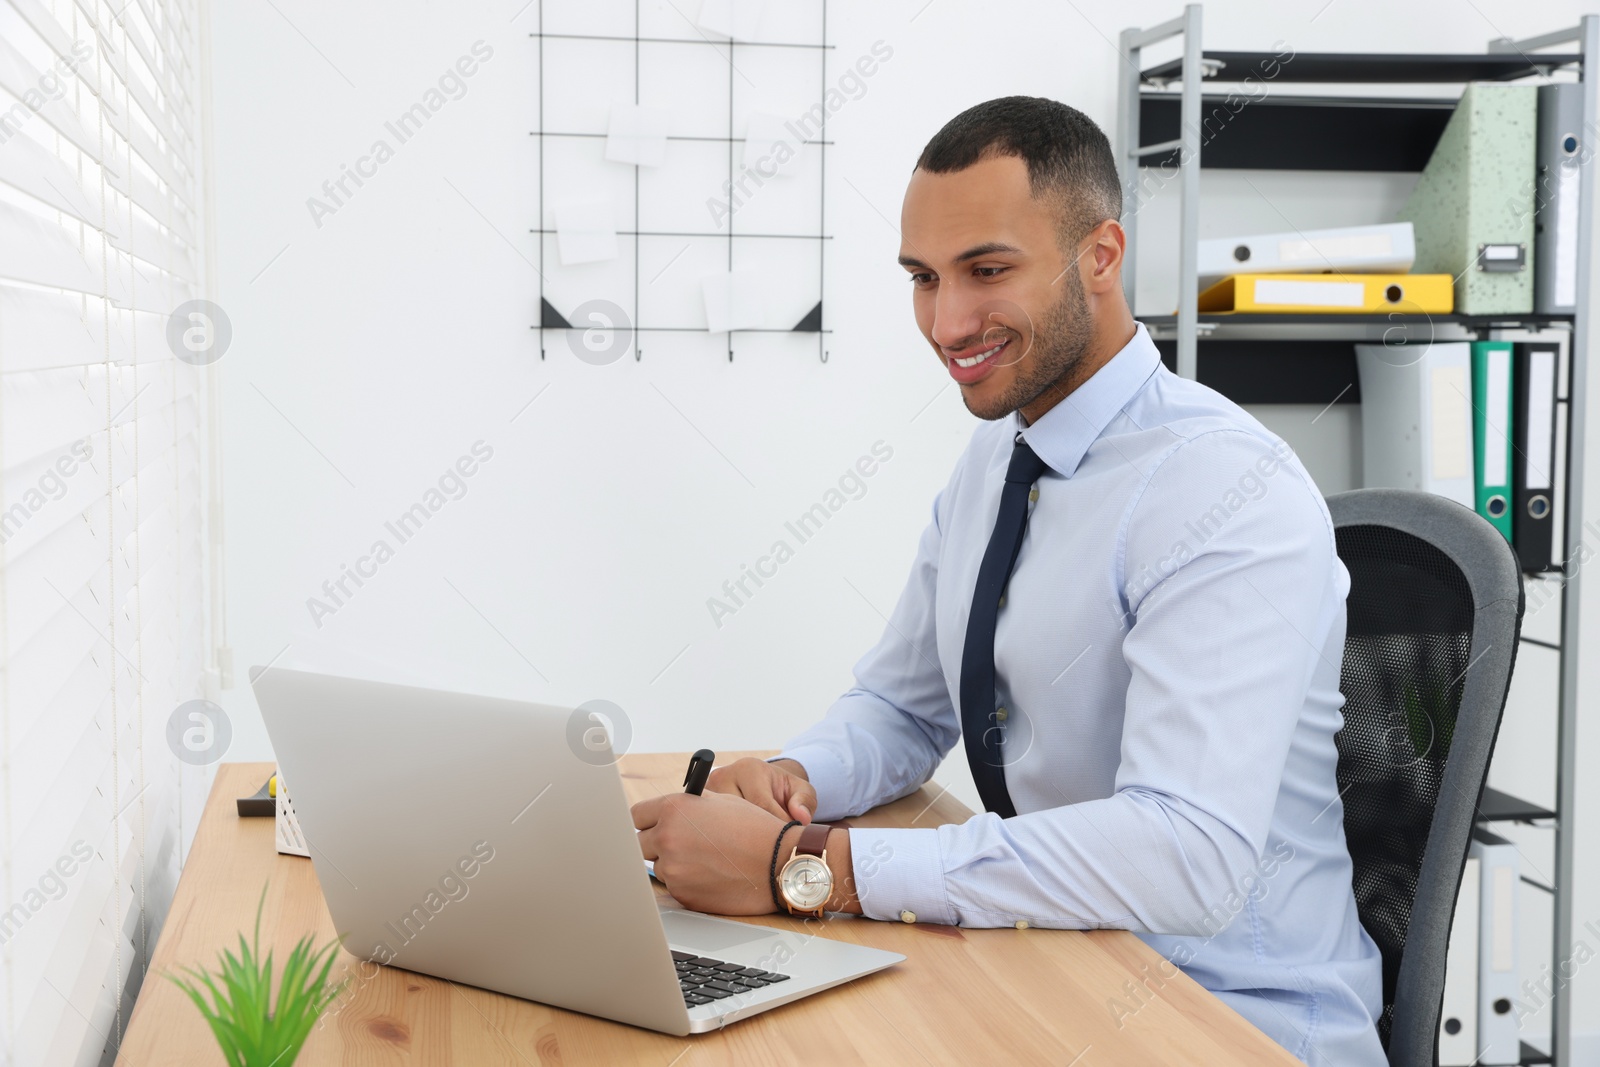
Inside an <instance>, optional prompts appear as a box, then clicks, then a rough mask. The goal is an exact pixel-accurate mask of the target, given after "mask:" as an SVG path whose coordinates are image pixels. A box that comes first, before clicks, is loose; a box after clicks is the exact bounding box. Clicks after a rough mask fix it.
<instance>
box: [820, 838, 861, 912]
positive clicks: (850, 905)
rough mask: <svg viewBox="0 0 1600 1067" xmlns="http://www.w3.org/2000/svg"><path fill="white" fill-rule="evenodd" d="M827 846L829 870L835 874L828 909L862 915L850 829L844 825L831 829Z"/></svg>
mask: <svg viewBox="0 0 1600 1067" xmlns="http://www.w3.org/2000/svg"><path fill="white" fill-rule="evenodd" d="M827 848H828V870H829V871H830V872H831V873H832V874H833V894H832V895H831V896H829V897H828V905H827V910H829V911H842V912H845V913H847V914H850V915H860V914H861V900H860V898H859V897H857V895H856V875H855V868H854V866H853V864H852V862H851V857H850V831H849V830H848V829H846V828H845V827H842V826H835V827H834V828H833V829H832V830H829V831H828V846H827Z"/></svg>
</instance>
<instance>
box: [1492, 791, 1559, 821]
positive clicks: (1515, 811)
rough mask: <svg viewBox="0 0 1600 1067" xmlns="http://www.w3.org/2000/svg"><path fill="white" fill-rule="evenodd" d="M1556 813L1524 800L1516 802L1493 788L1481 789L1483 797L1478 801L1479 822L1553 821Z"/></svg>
mask: <svg viewBox="0 0 1600 1067" xmlns="http://www.w3.org/2000/svg"><path fill="white" fill-rule="evenodd" d="M1555 817H1556V813H1555V812H1553V811H1551V810H1550V809H1548V808H1541V807H1539V805H1537V804H1530V803H1528V802H1527V801H1526V800H1518V799H1517V798H1516V797H1514V796H1512V795H1511V794H1510V793H1502V792H1500V790H1498V789H1495V788H1494V787H1493V786H1487V785H1486V786H1484V787H1483V797H1482V799H1480V800H1479V801H1478V821H1479V822H1533V821H1535V820H1537V819H1554V818H1555Z"/></svg>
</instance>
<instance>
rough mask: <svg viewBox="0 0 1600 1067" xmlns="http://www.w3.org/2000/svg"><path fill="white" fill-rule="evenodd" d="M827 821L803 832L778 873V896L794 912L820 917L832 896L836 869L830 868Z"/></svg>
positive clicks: (811, 826) (815, 824)
mask: <svg viewBox="0 0 1600 1067" xmlns="http://www.w3.org/2000/svg"><path fill="white" fill-rule="evenodd" d="M831 829H833V827H831V826H829V825H828V824H827V823H820V822H814V823H811V824H810V825H809V826H807V827H806V828H805V829H804V830H801V831H800V840H799V841H798V842H797V843H796V844H795V846H794V851H793V852H792V853H790V855H789V861H788V862H787V863H785V864H784V865H783V869H782V870H781V871H779V872H778V895H779V896H780V897H781V898H782V899H783V903H784V906H785V907H786V908H788V909H789V913H790V914H791V915H810V916H813V917H818V918H820V917H821V915H822V912H823V909H824V908H825V907H826V906H827V903H828V898H829V897H831V896H832V895H833V872H832V871H831V870H829V869H828V831H829V830H831Z"/></svg>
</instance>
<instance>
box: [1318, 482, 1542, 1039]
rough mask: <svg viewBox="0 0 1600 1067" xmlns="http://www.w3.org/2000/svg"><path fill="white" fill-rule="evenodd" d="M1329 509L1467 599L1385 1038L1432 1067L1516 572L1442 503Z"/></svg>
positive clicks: (1516, 609)
mask: <svg viewBox="0 0 1600 1067" xmlns="http://www.w3.org/2000/svg"><path fill="white" fill-rule="evenodd" d="M1327 504H1328V511H1329V513H1330V514H1331V515H1332V517H1333V525H1334V528H1335V529H1341V528H1344V527H1348V526H1383V527H1388V528H1390V529H1393V530H1399V531H1401V532H1404V533H1408V534H1410V535H1412V536H1413V537H1416V538H1418V539H1420V540H1422V541H1426V542H1428V543H1429V544H1431V545H1433V546H1434V547H1435V548H1437V549H1439V551H1441V552H1443V553H1444V554H1445V555H1446V556H1448V557H1449V558H1450V559H1451V560H1452V561H1453V562H1454V563H1455V564H1456V566H1458V567H1459V568H1460V569H1461V573H1462V575H1463V576H1464V577H1465V578H1466V581H1467V585H1468V588H1469V589H1470V590H1471V593H1472V601H1473V623H1472V638H1471V645H1470V649H1469V653H1468V656H1469V658H1468V664H1469V666H1468V668H1467V676H1466V679H1465V684H1464V685H1463V690H1462V695H1461V705H1460V708H1459V709H1458V711H1457V713H1456V724H1455V729H1454V735H1453V738H1452V740H1451V744H1450V753H1449V755H1448V756H1447V757H1446V760H1445V772H1444V780H1443V782H1442V784H1441V786H1440V790H1439V798H1438V801H1437V803H1436V804H1435V807H1434V812H1433V821H1432V825H1431V827H1430V828H1429V831H1428V838H1427V851H1426V853H1425V854H1424V857H1423V861H1422V866H1421V869H1420V871H1419V873H1418V879H1417V891H1416V896H1415V897H1414V898H1413V901H1412V906H1411V918H1410V921H1409V923H1408V924H1407V927H1406V940H1405V949H1404V952H1403V955H1402V957H1401V963H1400V971H1399V977H1398V979H1397V981H1396V986H1395V1000H1394V1017H1393V1019H1392V1029H1391V1030H1390V1033H1389V1063H1390V1065H1391V1067H1436V1065H1437V1063H1438V1060H1439V1015H1440V1011H1441V1004H1442V1000H1443V997H1444V975H1445V953H1446V950H1447V948H1448V945H1449V941H1450V925H1451V922H1452V920H1453V919H1454V917H1455V906H1456V894H1457V892H1458V891H1459V890H1460V887H1461V876H1462V871H1463V870H1464V868H1465V866H1466V860H1467V848H1468V845H1469V843H1470V840H1471V836H1472V828H1473V824H1474V821H1475V819H1476V815H1477V808H1478V804H1479V801H1480V799H1481V797H1482V794H1483V787H1484V782H1485V779H1486V778H1487V777H1488V773H1489V758H1490V756H1491V755H1492V754H1493V752H1494V742H1495V735H1496V734H1497V732H1498V731H1499V729H1500V718H1501V713H1502V712H1503V711H1504V708H1505V702H1506V693H1507V691H1508V689H1509V687H1510V684H1511V671H1512V667H1513V665H1514V664H1515V663H1516V656H1517V643H1518V638H1519V637H1520V634H1521V629H1522V612H1523V590H1522V571H1521V568H1520V566H1519V564H1518V562H1517V558H1516V554H1515V552H1514V551H1513V550H1512V548H1511V546H1510V545H1509V544H1508V543H1507V542H1506V539H1505V538H1504V537H1502V536H1501V535H1500V533H1499V532H1498V531H1497V530H1495V528H1494V527H1493V526H1491V525H1489V523H1488V522H1487V521H1486V520H1484V519H1483V518H1481V517H1480V516H1479V515H1478V514H1477V513H1476V512H1475V511H1472V510H1470V509H1468V508H1465V507H1462V506H1461V505H1460V504H1458V503H1456V502H1454V501H1452V500H1447V499H1445V498H1444V497H1441V496H1437V495H1435V494H1432V493H1424V492H1417V491H1414V490H1409V489H1356V490H1353V491H1351V492H1348V493H1338V494H1336V495H1334V496H1330V497H1328V498H1327Z"/></svg>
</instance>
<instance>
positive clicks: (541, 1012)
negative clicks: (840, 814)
mask: <svg viewBox="0 0 1600 1067" xmlns="http://www.w3.org/2000/svg"><path fill="white" fill-rule="evenodd" d="M742 754H743V753H730V754H726V757H727V758H729V759H732V758H734V757H735V756H736V755H742ZM685 762H686V756H684V755H680V754H649V755H632V756H627V757H625V758H624V759H623V761H622V771H623V775H624V778H625V780H626V784H627V787H628V792H629V797H630V799H632V800H639V799H643V798H644V797H647V796H651V795H653V794H654V793H655V792H658V791H659V792H665V791H668V790H671V789H675V788H677V787H678V786H679V783H680V782H681V781H682V776H683V767H684V763H685ZM271 771H272V767H271V765H270V764H266V763H230V764H224V765H223V766H222V767H221V768H220V769H219V770H218V773H217V780H216V785H215V786H214V787H213V789H212V791H211V798H210V800H209V801H208V802H207V804H206V810H205V815H204V817H203V819H202V820H201V823H200V827H199V831H198V833H197V834H196V836H195V840H194V846H193V849H192V851H191V852H190V853H189V859H188V862H187V863H186V864H185V865H184V869H183V877H182V879H181V880H180V881H179V883H178V890H177V894H176V896H175V897H174V899H173V902H172V910H171V911H170V913H169V914H168V916H167V922H166V926H165V928H164V929H163V930H162V932H161V937H160V940H159V941H158V942H157V944H156V949H155V953H154V955H153V956H152V958H151V963H150V973H149V974H148V975H147V976H146V977H145V982H144V988H143V991H142V992H141V993H140V994H139V1000H138V1003H137V1004H136V1006H135V1007H134V1010H133V1014H132V1017H131V1018H130V1020H129V1023H128V1030H127V1034H126V1035H125V1037H124V1040H123V1043H122V1050H121V1053H120V1055H119V1056H118V1057H117V1063H118V1064H119V1065H122V1067H158V1065H159V1067H177V1065H186V1064H193V1065H195V1067H202V1065H203V1067H216V1065H217V1064H221V1063H222V1062H223V1061H222V1054H221V1052H220V1051H219V1049H218V1048H217V1045H216V1042H215V1039H214V1038H213V1037H212V1035H211V1032H210V1030H209V1029H208V1028H207V1027H206V1025H205V1022H204V1021H203V1020H202V1019H201V1017H200V1013H199V1012H198V1011H196V1010H195V1007H194V1005H193V1004H191V1003H189V1001H188V1000H187V999H186V998H185V997H184V996H183V994H182V993H181V992H180V991H179V990H178V989H177V988H176V987H175V986H173V984H172V983H171V982H169V981H167V980H166V978H165V977H164V975H166V974H169V973H173V972H175V971H176V970H177V969H178V968H179V967H181V966H185V965H187V966H192V967H200V968H208V969H209V968H212V967H214V966H215V964H216V958H217V953H218V951H219V950H220V949H222V948H223V947H224V946H225V945H228V944H230V943H232V944H236V943H237V939H238V934H239V932H240V931H244V932H245V933H246V935H247V936H248V933H249V930H250V927H251V925H252V923H253V922H254V919H255V911H256V902H257V900H258V899H259V898H260V895H261V886H262V884H263V883H269V882H270V886H271V888H270V889H269V890H268V893H267V900H266V907H265V909H264V912H263V915H262V920H261V935H262V943H263V946H264V947H265V946H267V945H270V946H272V947H274V948H275V950H276V958H277V959H278V960H280V961H281V960H282V959H283V958H284V956H285V955H286V954H287V952H288V950H289V948H290V947H291V946H292V945H293V943H294V942H295V940H297V939H298V938H299V937H300V936H302V935H303V934H305V933H307V932H308V931H309V932H313V933H314V934H315V936H316V938H317V941H318V944H319V945H320V944H321V943H323V942H325V941H326V940H327V939H329V938H331V937H332V936H333V934H334V927H333V921H332V919H331V918H330V917H329V915H328V910H327V906H326V905H325V904H324V903H323V899H322V891H321V889H320V888H319V886H318V884H317V876H316V873H315V871H314V870H313V868H312V865H311V861H310V860H306V859H300V858H298V857H293V856H280V855H278V854H277V852H276V851H275V850H274V844H273V826H272V820H271V819H259V818H258V819H241V818H239V817H238V816H237V815H236V814H235V811H234V798H235V797H241V796H247V795H249V794H251V793H254V792H255V791H256V789H257V787H258V786H260V784H261V783H262V782H263V781H264V780H265V779H266V777H267V775H268V774H270V773H271ZM969 814H970V813H969V812H968V811H967V809H966V808H965V807H963V806H962V805H961V804H960V803H959V802H957V801H955V800H954V799H952V798H951V797H949V796H948V795H941V791H940V790H938V789H935V788H929V787H924V788H923V789H922V790H921V791H919V792H917V793H914V794H912V795H911V796H909V797H906V798H905V799H903V800H900V801H897V802H896V803H894V804H888V805H885V806H884V807H882V808H878V809H877V810H875V811H872V812H870V813H868V814H867V815H865V816H862V817H861V818H860V819H856V820H852V821H853V822H856V823H859V824H862V825H878V826H910V825H912V824H916V825H919V826H935V825H938V824H941V823H947V822H959V821H962V820H964V819H966V818H967V817H968V815H969ZM744 921H749V922H758V923H764V924H766V925H769V926H779V927H783V926H787V927H790V928H799V927H800V926H801V925H802V924H801V923H800V922H799V920H795V919H792V918H789V917H787V916H785V917H782V918H780V917H778V916H775V915H773V916H765V917H760V918H755V919H745V920H744ZM823 934H824V936H827V937H832V938H837V939H839V940H841V941H853V942H855V943H857V944H862V945H874V946H876V947H878V948H884V949H890V950H893V951H895V952H902V953H904V954H905V955H906V957H907V958H906V961H905V962H904V963H901V964H899V965H897V966H896V967H893V968H891V969H889V970H887V971H882V972H879V973H878V974H874V975H870V976H868V977H866V978H862V979H859V980H857V981H855V982H851V983H848V984H847V985H844V986H841V987H838V988H836V989H832V990H829V991H827V992H824V993H820V994H817V995H815V996H813V997H809V998H807V999H806V1000H803V1001H800V1002H798V1003H795V1004H790V1005H788V1006H786V1007H782V1008H778V1009H775V1010H773V1011H770V1012H767V1013H764V1014H762V1015H758V1016H756V1017H754V1018H752V1019H748V1020H745V1021H743V1022H739V1023H735V1024H733V1025H732V1026H730V1027H729V1028H728V1029H726V1030H723V1031H719V1032H717V1033H710V1034H703V1035H699V1036H691V1037H687V1038H678V1037H668V1036H666V1035H664V1034H657V1033H654V1032H651V1031H648V1030H639V1029H635V1028H633V1027H631V1026H625V1025H622V1024H620V1023H613V1022H609V1021H607V1020H604V1019H596V1018H591V1017H590V1016H587V1015H578V1014H575V1013H573V1012H568V1011H563V1010H561V1009H558V1008H549V1007H545V1006H544V1005H542V1004H534V1003H531V1002H529V1001H525V1000H517V999H515V998H512V997H507V996H502V995H500V994H497V993H489V992H485V991H483V990H480V989H474V988H471V987H467V986H459V985H456V984H454V983H451V982H447V981H443V980H440V979H436V978H429V977H426V976H424V975H419V974H413V973H411V972H409V971H402V970H397V969H392V968H376V969H375V968H373V967H372V966H371V965H367V966H366V967H364V968H363V967H362V965H361V961H359V960H357V959H356V958H355V957H354V956H350V955H348V954H343V953H341V956H340V959H339V962H338V963H336V964H335V965H334V970H335V973H339V972H340V971H345V972H347V973H348V974H349V975H350V976H351V987H350V988H349V989H348V990H347V991H346V993H345V994H344V996H343V998H342V999H341V1000H340V1001H339V1002H338V1003H337V1004H336V1005H335V1006H334V1007H333V1008H330V1009H329V1011H330V1015H329V1016H325V1017H324V1019H323V1020H322V1022H321V1024H320V1025H319V1027H318V1029H317V1030H315V1031H314V1032H313V1033H312V1035H311V1039H310V1040H309V1041H307V1042H306V1046H305V1049H304V1051H303V1052H302V1053H301V1055H300V1058H299V1060H298V1061H297V1062H298V1063H299V1064H300V1065H301V1067H316V1065H323V1064H346V1065H357V1064H359V1065H364V1067H365V1065H374V1067H375V1065H380V1064H417V1065H422V1064H461V1065H464V1067H481V1065H504V1067H532V1065H538V1067H546V1065H561V1067H576V1065H581V1064H615V1063H647V1064H656V1065H659V1067H670V1065H680V1067H700V1065H703V1064H716V1065H719V1067H721V1065H735V1064H737V1065H743V1064H799V1063H802V1062H804V1063H826V1064H829V1065H830V1067H831V1065H834V1064H873V1065H882V1064H947V1063H948V1064H995V1065H1000V1064H1005V1065H1010V1064H1015V1063H1030V1064H1032V1063H1039V1064H1054V1065H1056V1067H1062V1065H1066V1064H1075V1065H1079V1067H1107V1065H1113V1064H1136V1065H1138V1067H1149V1065H1152V1064H1204V1065H1208V1067H1210V1065H1215V1064H1229V1065H1230V1067H1236V1065H1247V1064H1278V1065H1286V1064H1295V1063H1297V1062H1298V1061H1297V1060H1295V1059H1294V1058H1293V1057H1291V1056H1290V1055H1289V1054H1288V1053H1287V1052H1285V1051H1284V1050H1283V1049H1282V1048H1280V1047H1279V1046H1278V1045H1276V1044H1274V1043H1273V1042H1272V1041H1270V1040H1268V1039H1267V1037H1266V1036H1265V1035H1263V1034H1262V1033H1261V1032H1260V1031H1258V1030H1256V1029H1255V1028H1254V1027H1252V1026H1251V1025H1250V1024H1249V1023H1247V1022H1246V1021H1245V1020H1244V1019H1242V1018H1241V1017H1240V1016H1239V1015H1237V1014H1236V1013H1235V1012H1233V1011H1232V1010H1231V1009H1230V1008H1228V1007H1227V1006H1225V1005H1224V1004H1223V1003H1222V1002H1221V1001H1219V1000H1217V999H1216V998H1215V997H1213V996H1212V995H1211V994H1210V993H1208V992H1206V991H1205V990H1204V989H1202V988H1201V987H1200V986H1199V985H1198V984H1196V983H1195V982H1193V981H1191V980H1190V979H1189V978H1187V977H1186V976H1184V975H1182V974H1179V975H1177V976H1176V977H1175V978H1171V979H1167V980H1166V981H1165V983H1164V984H1163V985H1162V986H1161V987H1160V988H1159V990H1158V991H1157V992H1156V993H1155V994H1153V995H1151V994H1146V995H1145V999H1146V1001H1147V1003H1146V1005H1145V1006H1144V1007H1143V1008H1141V1009H1140V1010H1139V1011H1138V1012H1137V1013H1136V1014H1135V1015H1133V1016H1132V1017H1125V1018H1123V1020H1122V1023H1121V1025H1120V1026H1119V1025H1118V1022H1117V1020H1116V1019H1115V1018H1114V1017H1113V1015H1112V1013H1111V1010H1110V1008H1109V1001H1110V999H1111V998H1113V997H1124V998H1125V997H1126V996H1127V994H1126V992H1125V991H1124V989H1123V985H1124V983H1125V982H1128V981H1130V980H1131V981H1133V982H1135V983H1139V982H1140V981H1141V980H1142V979H1144V978H1145V975H1146V973H1156V974H1161V973H1162V972H1160V971H1157V970H1156V967H1157V964H1158V963H1159V960H1160V957H1158V956H1157V955H1156V953H1154V952H1153V951H1151V950H1150V949H1149V948H1147V947H1146V946H1145V945H1144V943H1143V942H1141V941H1139V940H1138V939H1137V938H1135V937H1134V936H1133V935H1132V934H1129V933H1126V932H1123V931H1110V930H1101V931H1095V932H1089V933H1080V932H1076V931H1061V930H1012V929H1001V930H972V929H957V928H953V927H943V926H931V925H917V926H908V925H905V924H903V923H886V922H875V921H873V920H870V919H862V918H853V917H848V916H839V917H837V918H830V919H829V920H827V921H826V925H825V927H824V929H823ZM1142 966H1148V967H1149V969H1150V971H1149V972H1144V971H1142V970H1141V967H1142ZM363 971H364V972H365V973H366V974H367V975H368V977H367V978H366V979H365V980H364V979H363V978H362V974H363Z"/></svg>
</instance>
